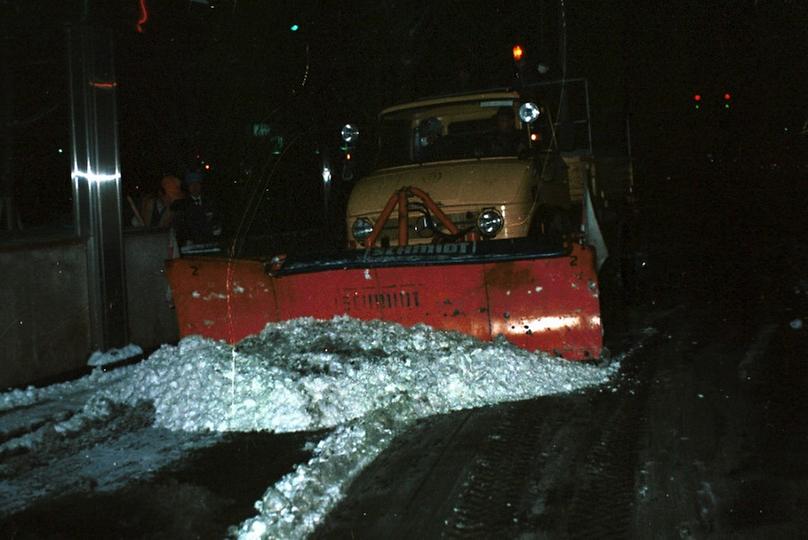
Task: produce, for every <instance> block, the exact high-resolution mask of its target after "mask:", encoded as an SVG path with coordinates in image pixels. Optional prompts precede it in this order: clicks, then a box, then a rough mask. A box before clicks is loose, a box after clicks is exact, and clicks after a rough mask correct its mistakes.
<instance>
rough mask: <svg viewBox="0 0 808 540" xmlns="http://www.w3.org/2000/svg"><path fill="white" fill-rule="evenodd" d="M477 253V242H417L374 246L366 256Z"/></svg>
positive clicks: (368, 257) (371, 257)
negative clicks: (405, 244) (391, 245)
mask: <svg viewBox="0 0 808 540" xmlns="http://www.w3.org/2000/svg"><path fill="white" fill-rule="evenodd" d="M475 253H477V244H476V243H473V242H457V243H449V244H417V245H413V246H393V247H388V248H372V249H369V250H367V251H366V252H365V258H366V259H373V258H375V257H395V256H401V255H473V254H475Z"/></svg>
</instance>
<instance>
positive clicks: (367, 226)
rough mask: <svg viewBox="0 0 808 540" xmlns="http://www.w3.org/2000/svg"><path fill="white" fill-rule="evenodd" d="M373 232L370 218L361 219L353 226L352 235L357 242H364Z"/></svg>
mask: <svg viewBox="0 0 808 540" xmlns="http://www.w3.org/2000/svg"><path fill="white" fill-rule="evenodd" d="M372 232H373V223H371V222H370V220H369V219H368V218H363V217H361V218H359V219H357V220H356V221H354V222H353V226H351V234H353V237H354V239H355V240H356V241H357V242H364V241H365V239H367V237H368V236H370V233H372Z"/></svg>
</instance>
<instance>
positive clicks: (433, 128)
mask: <svg viewBox="0 0 808 540" xmlns="http://www.w3.org/2000/svg"><path fill="white" fill-rule="evenodd" d="M527 147H528V133H527V130H526V129H525V128H524V127H523V126H522V125H521V122H520V121H519V119H518V117H517V115H516V104H515V103H508V102H506V103H505V104H503V102H502V101H497V102H493V103H492V102H485V101H483V102H481V101H465V102H455V103H445V104H440V105H434V106H431V107H420V108H415V107H414V108H411V109H404V110H399V111H394V112H391V113H388V114H386V115H383V116H382V117H381V118H380V129H379V154H378V155H379V159H378V167H379V168H386V167H398V166H402V165H412V164H416V163H429V162H437V161H449V160H457V159H477V158H484V157H503V156H512V157H517V156H519V154H520V152H521V151H522V150H524V149H525V148H527Z"/></svg>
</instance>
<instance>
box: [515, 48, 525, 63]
mask: <svg viewBox="0 0 808 540" xmlns="http://www.w3.org/2000/svg"><path fill="white" fill-rule="evenodd" d="M524 54H525V51H524V50H523V49H522V46H521V45H514V46H513V59H514V61H515V62H519V61H520V60H521V59H522V56H523V55H524Z"/></svg>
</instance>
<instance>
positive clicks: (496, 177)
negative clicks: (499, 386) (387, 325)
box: [167, 89, 606, 360]
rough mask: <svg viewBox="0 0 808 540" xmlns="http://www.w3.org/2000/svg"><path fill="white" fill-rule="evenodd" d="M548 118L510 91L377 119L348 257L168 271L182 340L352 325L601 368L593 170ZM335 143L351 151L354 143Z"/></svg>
mask: <svg viewBox="0 0 808 540" xmlns="http://www.w3.org/2000/svg"><path fill="white" fill-rule="evenodd" d="M539 90H540V89H539ZM554 108H555V107H550V106H547V105H545V104H543V103H542V101H541V92H540V91H535V89H534V92H533V93H532V94H531V93H529V92H526V91H524V90H521V91H514V90H511V89H504V90H492V91H485V92H475V93H465V94H461V95H452V96H444V97H438V98H433V99H424V100H420V101H416V102H410V103H406V104H402V105H398V106H394V107H390V108H387V109H385V110H383V111H382V112H381V113H380V115H379V117H378V125H377V135H378V145H377V148H376V150H377V156H376V162H375V163H376V164H375V167H374V168H373V170H372V172H371V173H370V174H368V175H365V176H364V177H362V178H359V179H358V180H356V181H355V183H354V185H353V188H352V190H351V193H350V197H349V199H348V202H347V209H346V212H345V219H346V224H345V225H346V229H347V235H348V237H347V238H346V240H345V245H344V246H343V247H342V249H341V250H340V251H339V252H337V253H333V254H316V255H315V256H308V257H303V258H300V257H298V258H293V257H286V256H284V255H278V254H274V255H270V254H268V255H267V256H266V257H258V258H253V259H239V258H233V257H228V258H213V257H184V258H181V259H175V260H173V261H169V262H168V266H167V273H168V277H169V281H170V283H171V287H172V292H173V301H174V304H175V307H176V313H177V318H178V323H179V328H180V334H181V335H183V336H184V335H190V334H201V335H204V336H207V337H211V338H216V339H224V340H227V341H228V342H231V343H232V342H236V341H238V340H239V339H241V338H243V337H245V336H248V335H250V334H253V333H256V332H259V331H260V330H262V329H263V327H264V326H265V325H266V324H267V323H268V322H273V321H283V320H288V319H293V318H297V317H306V316H308V317H315V318H320V319H330V318H332V317H334V316H337V315H348V316H351V317H355V318H358V319H363V320H372V319H381V320H386V321H393V322H398V323H401V324H404V325H414V324H418V323H423V324H427V325H430V326H432V327H434V328H436V329H441V330H453V331H458V332H463V333H466V334H469V335H472V336H475V337H477V338H480V339H483V340H491V339H493V338H494V337H496V336H498V335H502V336H504V337H505V338H506V339H507V340H508V341H510V342H512V343H513V344H515V345H516V346H519V347H522V348H525V349H529V350H542V351H546V352H550V353H554V354H557V355H559V356H563V357H565V358H567V359H571V360H586V359H594V358H598V357H600V355H601V352H602V338H603V329H602V325H601V317H600V306H599V286H598V267H599V265H600V264H602V262H603V260H604V259H605V257H606V251H605V244H604V242H603V241H602V237H601V235H600V234H599V230H598V228H597V222H596V219H595V213H594V211H592V208H591V206H592V205H591V197H590V194H589V191H590V190H591V189H592V183H593V182H594V178H595V160H594V159H593V157H592V155H591V152H586V151H584V152H572V153H570V152H567V153H564V152H560V151H559V149H558V139H559V133H558V131H559V125H560V122H558V121H555V120H554V119H553V116H554V113H555V111H554V110H551V109H554ZM341 136H342V139H343V140H344V143H345V144H344V147H343V148H344V150H345V152H346V154H347V153H348V152H351V151H352V149H353V148H354V145H355V144H356V141H357V139H358V137H359V131H358V129H357V128H356V127H354V126H352V125H350V124H348V125H346V126H345V127H344V128H343V129H342V131H341ZM590 141H591V137H590ZM348 159H351V156H348ZM346 163H347V162H346Z"/></svg>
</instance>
